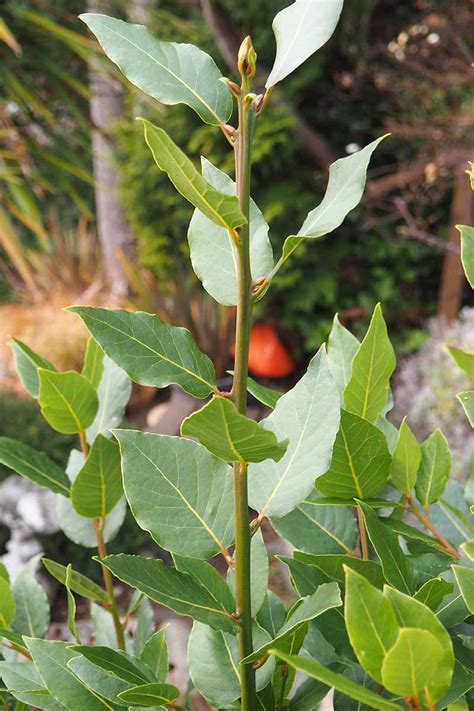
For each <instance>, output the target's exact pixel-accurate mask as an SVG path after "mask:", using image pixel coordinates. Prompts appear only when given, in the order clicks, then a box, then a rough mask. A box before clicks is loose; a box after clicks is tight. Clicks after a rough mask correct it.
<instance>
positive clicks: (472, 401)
mask: <svg viewBox="0 0 474 711" xmlns="http://www.w3.org/2000/svg"><path fill="white" fill-rule="evenodd" d="M456 397H457V399H458V400H459V402H460V403H461V405H462V406H463V409H464V412H465V413H466V415H467V419H468V420H469V422H470V423H471V427H474V390H467V391H466V392H462V393H458V394H457V395H456Z"/></svg>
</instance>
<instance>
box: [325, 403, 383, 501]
mask: <svg viewBox="0 0 474 711" xmlns="http://www.w3.org/2000/svg"><path fill="white" fill-rule="evenodd" d="M390 464H391V457H390V452H389V451H388V447H387V440H386V439H385V435H384V434H383V432H381V431H380V430H379V428H378V427H376V426H375V425H372V424H371V423H370V422H368V421H367V420H364V419H362V418H361V417H359V416H358V415H355V414H353V413H351V412H346V411H345V410H341V424H340V427H339V432H338V433H337V437H336V441H335V442H334V449H333V452H332V460H331V466H330V467H329V470H328V471H327V472H326V473H325V474H323V475H322V476H320V477H319V478H318V479H317V480H316V487H317V488H318V489H319V491H321V492H322V493H323V494H326V496H336V497H340V498H346V497H351V496H357V497H358V498H361V499H365V498H370V497H372V496H376V495H377V494H378V493H379V492H380V491H382V489H383V487H384V486H385V483H386V481H387V479H388V475H389V471H390Z"/></svg>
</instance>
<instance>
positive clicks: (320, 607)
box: [242, 583, 342, 664]
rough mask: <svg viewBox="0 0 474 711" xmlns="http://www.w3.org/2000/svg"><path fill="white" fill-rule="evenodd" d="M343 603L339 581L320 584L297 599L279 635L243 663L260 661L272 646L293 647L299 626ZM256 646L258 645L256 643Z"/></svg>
mask: <svg viewBox="0 0 474 711" xmlns="http://www.w3.org/2000/svg"><path fill="white" fill-rule="evenodd" d="M341 605H342V600H341V595H340V592H339V585H338V584H337V583H324V584H323V585H320V586H319V587H318V588H317V590H316V591H315V592H314V593H313V594H312V595H308V596H307V597H304V598H301V599H300V600H297V601H296V603H295V605H294V606H293V607H292V609H291V610H290V612H289V614H288V618H287V619H286V621H285V623H284V625H283V627H282V628H281V629H280V630H279V631H278V634H277V636H276V637H275V638H274V639H272V640H270V641H269V642H267V643H266V644H264V645H262V646H261V647H257V648H256V649H255V651H254V652H253V654H250V655H249V656H248V657H246V658H245V659H244V660H243V661H242V663H243V664H250V663H253V662H256V661H258V660H259V659H260V658H262V657H264V656H265V655H266V654H268V650H269V649H270V648H274V649H283V650H285V651H289V649H291V640H292V637H293V636H294V635H295V633H296V632H297V630H298V629H299V628H301V627H302V626H303V625H305V624H306V623H307V622H309V621H310V620H314V619H315V618H316V617H319V615H322V614H324V613H325V612H327V610H331V609H332V608H334V607H340V606H341ZM254 647H256V645H254Z"/></svg>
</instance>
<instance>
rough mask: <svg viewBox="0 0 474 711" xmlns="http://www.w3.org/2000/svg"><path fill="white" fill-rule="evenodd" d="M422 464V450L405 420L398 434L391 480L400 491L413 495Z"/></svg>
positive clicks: (404, 419)
mask: <svg viewBox="0 0 474 711" xmlns="http://www.w3.org/2000/svg"><path fill="white" fill-rule="evenodd" d="M420 462H421V448H420V445H419V444H418V442H417V440H416V437H415V435H414V434H413V432H412V431H411V429H410V428H409V427H408V425H407V421H406V417H404V418H403V421H402V424H401V426H400V430H399V433H398V439H397V444H396V445H395V450H394V452H393V458H392V466H391V468H390V478H391V479H392V483H393V485H394V487H395V488H396V489H398V491H400V492H401V493H402V494H411V492H412V491H413V487H414V486H415V482H416V475H417V473H418V469H419V466H420Z"/></svg>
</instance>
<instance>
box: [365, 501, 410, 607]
mask: <svg viewBox="0 0 474 711" xmlns="http://www.w3.org/2000/svg"><path fill="white" fill-rule="evenodd" d="M358 505H359V508H360V510H361V511H362V515H363V517H364V521H365V527H366V529H367V533H368V535H369V538H370V541H371V543H372V545H373V547H374V548H375V550H376V552H377V555H378V557H379V558H380V562H381V563H382V569H383V574H384V576H385V579H386V580H387V581H388V582H389V583H390V584H391V585H393V586H394V587H396V588H398V589H399V590H403V592H406V593H408V594H409V595H411V594H412V593H413V592H414V591H415V572H414V570H413V565H412V561H411V560H410V558H409V557H408V556H406V555H405V554H404V553H403V551H402V549H401V548H400V545H399V543H398V539H397V536H396V535H395V534H394V533H392V531H391V530H390V529H389V528H388V527H387V526H384V525H383V523H382V522H381V521H380V520H379V518H378V516H377V514H376V513H374V511H372V509H371V508H370V506H367V505H366V504H364V503H363V502H362V501H359V502H358Z"/></svg>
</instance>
